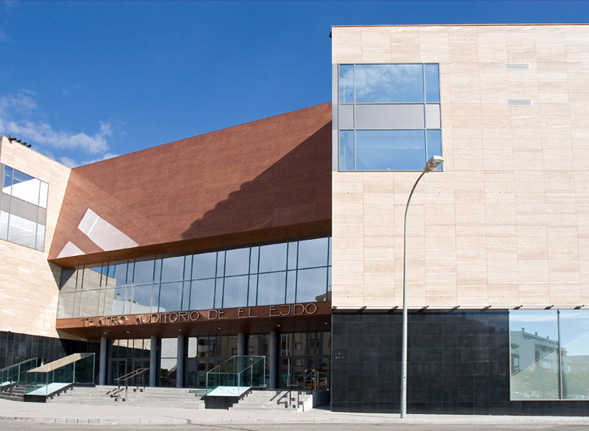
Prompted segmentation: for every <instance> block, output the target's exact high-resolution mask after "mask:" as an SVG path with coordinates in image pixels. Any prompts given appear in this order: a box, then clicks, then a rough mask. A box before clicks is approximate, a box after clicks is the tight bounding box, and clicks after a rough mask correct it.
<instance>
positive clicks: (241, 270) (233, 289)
mask: <svg viewBox="0 0 589 431" xmlns="http://www.w3.org/2000/svg"><path fill="white" fill-rule="evenodd" d="M330 249H331V240H330V238H315V239H307V240H290V241H284V242H281V243H276V244H266V245H252V246H249V247H240V248H237V249H229V250H219V251H211V252H204V253H203V252H196V253H194V254H191V253H187V254H186V255H184V256H161V257H152V258H141V259H129V260H128V261H123V262H113V263H110V262H108V263H104V264H93V265H86V266H81V267H78V268H75V269H73V268H63V269H62V282H61V289H60V306H59V313H58V317H59V318H66V317H81V316H84V317H85V316H89V315H90V314H89V313H96V315H109V314H123V313H130V314H141V313H155V312H158V311H159V312H167V311H182V310H207V309H212V308H221V307H224V308H230V307H245V306H258V305H273V304H284V303H295V302H316V301H321V302H323V301H328V300H329V291H330V290H331V252H330ZM99 290H101V291H103V294H100V295H97V294H94V293H88V294H87V293H86V292H89V291H99ZM80 291H84V292H85V293H84V294H83V295H82V296H79V295H78V296H71V297H70V296H68V295H70V294H72V295H74V294H76V292H80ZM80 298H81V299H80ZM80 300H81V301H82V302H85V301H94V302H93V304H91V305H88V306H85V305H84V304H83V303H82V304H79V302H80ZM76 301H77V302H76ZM90 310H96V311H95V312H94V311H90ZM82 312H83V314H80V313H82Z"/></svg>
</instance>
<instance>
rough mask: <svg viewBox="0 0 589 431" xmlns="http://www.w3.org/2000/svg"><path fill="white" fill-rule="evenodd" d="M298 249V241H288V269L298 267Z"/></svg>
mask: <svg viewBox="0 0 589 431" xmlns="http://www.w3.org/2000/svg"><path fill="white" fill-rule="evenodd" d="M298 250H299V247H298V242H297V241H291V242H289V243H288V269H297V260H298Z"/></svg>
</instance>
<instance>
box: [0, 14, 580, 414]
mask: <svg viewBox="0 0 589 431" xmlns="http://www.w3.org/2000/svg"><path fill="white" fill-rule="evenodd" d="M588 37H589V27H588V26H586V25H525V26H522V25H472V26H468V25H461V26H451V25H448V26H443V25H440V26H431V25H428V26H377V27H334V28H333V29H332V40H333V59H332V63H333V67H332V76H333V98H332V103H331V104H324V105H318V106H314V107H311V108H307V109H303V110H300V111H295V112H291V113H287V114H283V115H279V116H276V117H272V118H268V119H264V120H260V121H255V122H252V123H248V124H244V125H240V126H236V127H232V128H229V129H225V130H220V131H217V132H213V133H208V134H205V135H202V136H197V137H193V138H188V139H184V140H181V141H177V142H173V143H170V144H166V145H162V146H159V147H155V148H150V149H147V150H144V151H140V152H137V153H132V154H128V155H125V156H120V157H117V158H114V159H110V160H105V161H102V162H98V163H94V164H90V165H86V166H81V167H78V168H75V169H72V170H70V169H68V168H66V167H63V166H61V165H59V164H58V163H56V162H53V161H51V160H49V159H46V158H45V157H44V156H41V155H39V154H37V153H35V152H34V151H32V150H31V149H29V148H27V147H26V146H24V145H22V144H21V143H19V142H18V141H15V140H14V139H9V138H6V137H3V138H2V142H1V147H0V163H1V165H0V166H1V169H2V174H3V178H4V180H3V181H4V183H3V190H2V195H1V198H0V206H1V211H2V213H1V217H2V218H1V219H0V220H1V224H0V238H1V239H0V250H1V251H0V253H2V258H1V259H0V272H1V273H2V274H3V277H2V281H1V282H0V299H1V301H2V302H1V303H2V308H1V311H0V316H1V320H0V367H3V366H6V365H9V364H11V363H13V362H16V361H18V360H20V359H24V358H28V357H33V356H38V357H42V358H44V359H45V360H52V359H55V358H57V357H60V356H63V355H65V354H66V353H73V352H95V353H96V355H97V357H98V358H99V360H98V361H97V376H96V382H97V383H112V382H113V380H114V379H115V378H116V377H118V376H121V375H123V374H125V373H127V372H129V371H132V370H134V369H137V368H140V367H146V368H149V369H150V376H149V383H150V384H151V385H172V386H178V387H202V386H203V385H204V379H205V376H206V372H207V371H208V370H210V369H212V368H213V367H214V366H215V365H217V364H219V363H220V362H221V361H223V360H225V359H227V358H229V357H231V356H233V355H236V354H237V355H262V356H265V357H266V376H267V385H268V387H270V388H280V387H285V386H287V385H288V384H290V383H292V382H296V381H298V382H300V383H302V384H304V385H310V386H313V387H315V386H316V387H319V388H325V389H329V391H330V395H331V408H332V409H333V410H335V411H373V412H398V411H399V405H400V393H401V392H400V386H401V377H400V376H401V366H400V363H401V350H402V349H401V334H402V318H401V316H402V313H401V309H402V308H403V281H404V278H405V281H406V286H407V304H406V305H407V307H408V309H409V319H408V340H409V355H408V392H407V401H408V407H407V411H408V412H409V413H467V414H468V413H475V414H539V415H542V414H559V415H584V414H587V413H588V412H589V404H587V402H586V401H585V400H587V399H589V378H588V377H589V375H588V374H587V370H588V369H589V367H588V366H587V365H589V364H588V362H589V352H588V351H587V350H588V348H587V347H586V346H589V336H588V333H589V312H587V311H586V310H585V309H584V307H585V304H587V303H589V281H588V276H589V245H588V244H587V243H588V242H587V241H586V240H587V239H589V211H588V210H589V173H588V170H587V167H586V165H585V163H584V161H585V160H586V159H587V158H589V144H588V142H587V137H588V136H589V97H588V96H589V94H588V93H589V51H587V49H586V40H587V38H588ZM434 155H439V156H443V158H444V164H443V168H442V169H439V170H438V171H435V172H431V173H428V174H427V175H426V176H425V177H424V178H423V180H422V181H421V182H420V183H419V185H418V186H417V188H416V190H415V194H414V196H413V199H412V201H411V206H410V207H409V210H408V212H407V243H406V248H407V252H406V253H407V254H406V256H407V266H406V271H405V276H404V266H403V261H404V252H403V250H404V241H403V238H404V215H405V211H406V209H407V198H408V196H409V193H410V191H411V190H412V187H413V186H414V184H415V182H416V180H417V178H418V177H419V175H420V172H422V171H423V169H424V166H425V164H426V162H427V160H428V159H429V158H430V157H431V156H434ZM5 274H6V275H5ZM586 382H587V384H586Z"/></svg>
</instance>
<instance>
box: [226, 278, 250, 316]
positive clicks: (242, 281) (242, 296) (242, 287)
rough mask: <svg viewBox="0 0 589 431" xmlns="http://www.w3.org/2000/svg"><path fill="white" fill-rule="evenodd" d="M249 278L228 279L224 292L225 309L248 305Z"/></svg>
mask: <svg viewBox="0 0 589 431" xmlns="http://www.w3.org/2000/svg"><path fill="white" fill-rule="evenodd" d="M247 284H248V276H247V275H244V276H239V277H227V278H225V287H224V290H223V305H222V306H223V307H228V308H229V307H240V306H243V305H244V304H246V303H247V297H248V294H247V293H248V292H247Z"/></svg>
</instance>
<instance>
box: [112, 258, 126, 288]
mask: <svg viewBox="0 0 589 431" xmlns="http://www.w3.org/2000/svg"><path fill="white" fill-rule="evenodd" d="M114 272H115V275H114V278H115V280H116V286H117V287H118V286H124V285H125V284H127V264H126V263H120V264H118V265H115V271H114Z"/></svg>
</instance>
